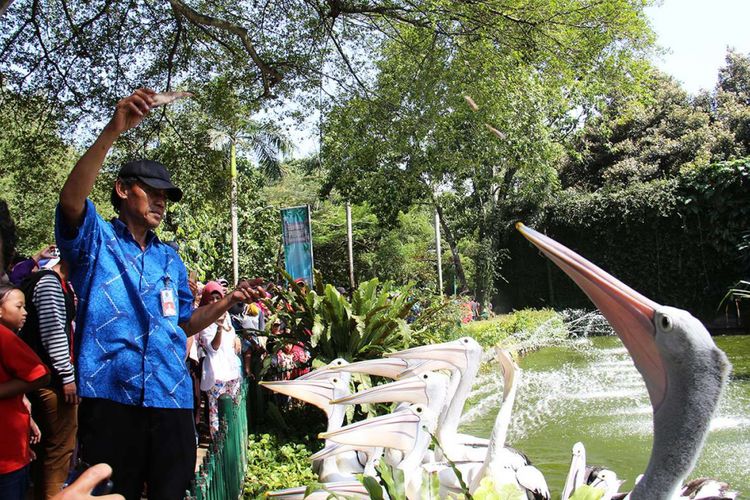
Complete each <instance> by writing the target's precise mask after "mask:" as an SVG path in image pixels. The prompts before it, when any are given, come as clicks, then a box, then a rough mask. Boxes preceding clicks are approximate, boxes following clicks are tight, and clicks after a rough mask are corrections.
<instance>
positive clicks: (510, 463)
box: [426, 349, 550, 500]
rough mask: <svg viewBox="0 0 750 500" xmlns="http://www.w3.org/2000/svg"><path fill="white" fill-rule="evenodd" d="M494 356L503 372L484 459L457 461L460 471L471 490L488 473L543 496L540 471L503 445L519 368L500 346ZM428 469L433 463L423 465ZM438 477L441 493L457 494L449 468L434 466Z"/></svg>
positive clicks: (546, 495)
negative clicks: (500, 390) (500, 398)
mask: <svg viewBox="0 0 750 500" xmlns="http://www.w3.org/2000/svg"><path fill="white" fill-rule="evenodd" d="M496 359H497V361H498V363H499V365H500V369H501V371H502V373H503V403H502V406H501V407H500V411H498V414H497V417H495V424H494V425H493V427H492V434H491V435H490V439H489V446H488V447H487V448H486V452H485V457H484V460H483V461H481V462H474V463H463V464H457V467H458V469H459V470H460V471H461V475H462V476H463V478H464V479H465V481H466V483H467V484H468V487H469V492H471V493H474V492H476V491H477V489H479V487H480V486H481V481H482V479H484V478H485V477H490V478H491V479H492V480H493V482H494V484H496V485H498V486H499V485H504V484H513V485H515V486H517V487H519V488H520V489H521V490H522V491H524V492H526V494H527V495H529V496H531V497H532V498H538V499H546V500H548V499H549V497H550V494H549V488H548V487H547V482H546V481H545V479H544V476H543V475H542V473H541V472H540V471H539V470H538V469H537V468H536V467H534V466H533V465H531V464H530V462H529V460H528V457H526V456H525V455H524V454H523V453H520V452H518V451H516V450H514V449H512V448H507V447H505V441H506V437H507V435H508V428H509V426H510V420H511V415H512V412H513V404H514V402H515V398H516V392H517V391H518V386H519V384H520V379H521V369H520V368H519V367H518V365H516V363H515V362H514V361H513V359H512V358H511V356H510V354H508V352H507V351H505V350H503V349H496ZM426 467H427V468H428V469H430V468H432V470H435V467H434V466H430V465H427V466H426ZM437 473H438V477H439V478H440V489H441V494H442V495H443V496H444V495H447V494H448V493H452V494H454V495H455V494H459V493H461V487H460V485H459V483H458V478H457V477H456V475H455V473H454V472H453V469H452V468H450V467H445V466H443V467H442V468H439V469H437Z"/></svg>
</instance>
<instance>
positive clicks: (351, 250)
mask: <svg viewBox="0 0 750 500" xmlns="http://www.w3.org/2000/svg"><path fill="white" fill-rule="evenodd" d="M346 238H347V244H348V246H349V287H350V288H349V289H350V290H352V291H353V290H354V288H355V284H354V246H353V243H352V240H353V239H354V236H353V235H352V205H351V204H350V203H349V202H348V201H347V202H346Z"/></svg>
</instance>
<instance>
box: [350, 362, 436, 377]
mask: <svg viewBox="0 0 750 500" xmlns="http://www.w3.org/2000/svg"><path fill="white" fill-rule="evenodd" d="M421 363H422V361H420V360H416V361H415V360H408V359H399V358H381V359H367V360H365V361H357V362H356V363H349V364H348V365H346V366H345V367H343V368H342V370H344V371H347V372H350V373H365V374H367V375H375V376H377V377H384V378H390V379H396V378H398V376H399V374H401V373H402V372H404V371H406V370H408V369H410V368H414V367H416V366H418V365H420V364H421Z"/></svg>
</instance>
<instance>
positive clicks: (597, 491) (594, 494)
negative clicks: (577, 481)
mask: <svg viewBox="0 0 750 500" xmlns="http://www.w3.org/2000/svg"><path fill="white" fill-rule="evenodd" d="M604 493H605V491H604V490H603V489H602V488H595V487H593V486H589V485H588V484H584V485H583V486H579V487H578V489H577V490H575V491H574V492H573V495H572V496H571V497H570V500H599V499H600V498H602V497H603V496H604Z"/></svg>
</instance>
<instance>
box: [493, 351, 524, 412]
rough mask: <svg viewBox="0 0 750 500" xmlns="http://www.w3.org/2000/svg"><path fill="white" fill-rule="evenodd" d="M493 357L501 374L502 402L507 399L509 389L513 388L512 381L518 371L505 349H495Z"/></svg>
mask: <svg viewBox="0 0 750 500" xmlns="http://www.w3.org/2000/svg"><path fill="white" fill-rule="evenodd" d="M495 357H496V359H497V361H498V363H500V368H501V370H502V372H503V401H505V400H506V399H508V393H509V392H510V388H511V387H513V380H514V379H515V377H516V370H517V369H518V370H520V368H518V365H516V362H515V361H513V358H511V357H510V353H508V351H506V350H505V349H500V348H499V347H497V348H495Z"/></svg>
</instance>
